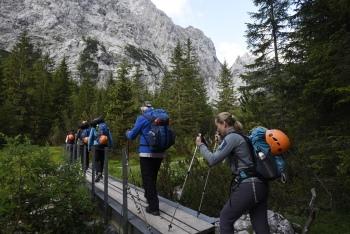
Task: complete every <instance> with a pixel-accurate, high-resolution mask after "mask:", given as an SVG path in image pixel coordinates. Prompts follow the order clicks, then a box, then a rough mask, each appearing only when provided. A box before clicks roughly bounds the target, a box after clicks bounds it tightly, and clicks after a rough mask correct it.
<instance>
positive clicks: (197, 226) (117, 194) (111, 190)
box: [86, 171, 214, 234]
mask: <svg viewBox="0 0 350 234" xmlns="http://www.w3.org/2000/svg"><path fill="white" fill-rule="evenodd" d="M86 179H87V181H89V182H90V183H91V171H87V173H86ZM108 179H109V180H108V194H109V197H110V198H112V199H114V200H115V201H117V202H118V203H120V204H123V188H122V187H123V185H122V183H121V182H119V181H117V180H114V179H113V178H112V177H109V178H108ZM95 186H96V188H98V189H100V190H101V191H103V190H104V181H103V180H101V181H100V182H98V183H95ZM136 191H137V192H136ZM130 193H131V194H132V196H133V197H134V199H135V201H136V203H137V204H138V206H139V209H137V207H136V205H135V202H134V200H133V198H132V196H131V195H130V194H129V193H128V209H129V210H130V211H131V212H132V213H134V214H135V215H136V216H138V217H139V218H140V219H142V220H146V222H147V223H148V224H149V225H150V226H151V227H152V228H154V229H155V230H157V231H159V232H161V233H167V232H169V233H174V234H178V233H207V232H208V231H210V230H214V225H212V224H210V223H207V222H205V221H203V220H202V219H198V218H197V217H195V216H193V215H190V214H188V213H186V212H184V211H182V210H180V209H177V210H176V214H175V216H174V219H173V221H172V228H171V229H170V230H169V224H170V222H171V219H172V216H173V214H174V212H175V209H176V207H173V206H171V205H169V204H167V203H164V202H162V201H160V202H159V209H160V216H154V215H151V214H148V213H146V211H145V207H146V206H147V203H146V199H145V198H144V193H143V191H141V190H136V188H132V187H130ZM137 194H138V196H137ZM140 205H141V206H140ZM179 206H180V205H179ZM141 209H142V210H141Z"/></svg>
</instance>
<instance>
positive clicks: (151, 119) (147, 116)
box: [141, 113, 156, 146]
mask: <svg viewBox="0 0 350 234" xmlns="http://www.w3.org/2000/svg"><path fill="white" fill-rule="evenodd" d="M142 116H144V117H145V118H146V119H148V120H149V121H150V122H151V123H152V122H153V120H155V119H156V117H154V116H151V115H148V114H146V113H143V114H142ZM141 135H142V136H143V138H144V139H145V141H146V142H147V145H141V146H149V141H148V140H147V138H146V137H145V135H144V134H143V133H142V130H141Z"/></svg>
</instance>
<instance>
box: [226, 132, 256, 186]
mask: <svg viewBox="0 0 350 234" xmlns="http://www.w3.org/2000/svg"><path fill="white" fill-rule="evenodd" d="M231 133H235V134H237V135H240V136H241V137H243V139H244V140H245V141H246V142H247V144H248V145H249V148H250V149H251V152H252V155H253V158H252V159H253V163H254V165H253V166H251V165H249V164H248V163H247V162H245V161H244V160H243V159H242V158H240V157H237V155H236V154H235V153H233V160H234V162H235V167H236V169H238V161H237V160H239V161H240V162H242V163H243V164H244V165H246V166H247V167H248V168H246V169H244V170H242V171H239V172H238V173H239V177H240V178H237V179H235V180H236V182H237V183H238V184H239V183H240V182H242V181H243V180H244V179H248V178H249V177H254V176H257V175H256V173H255V166H256V161H255V160H256V159H255V157H254V148H253V146H252V144H251V143H250V141H249V139H248V137H247V136H246V135H244V134H243V133H241V132H236V131H235V132H231Z"/></svg>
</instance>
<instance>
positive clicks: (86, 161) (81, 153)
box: [78, 145, 89, 169]
mask: <svg viewBox="0 0 350 234" xmlns="http://www.w3.org/2000/svg"><path fill="white" fill-rule="evenodd" d="M78 147H79V156H80V161H81V165H82V169H84V156H85V169H87V168H89V151H88V149H87V146H85V145H79V146H78ZM84 148H85V150H86V151H85V155H84Z"/></svg>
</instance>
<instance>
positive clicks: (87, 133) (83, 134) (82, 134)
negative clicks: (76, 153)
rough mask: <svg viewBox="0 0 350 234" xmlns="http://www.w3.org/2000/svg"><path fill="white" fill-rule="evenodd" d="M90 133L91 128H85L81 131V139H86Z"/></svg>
mask: <svg viewBox="0 0 350 234" xmlns="http://www.w3.org/2000/svg"><path fill="white" fill-rule="evenodd" d="M89 135H90V128H84V129H83V130H82V131H81V134H80V137H79V139H80V140H82V141H84V139H85V137H89Z"/></svg>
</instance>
